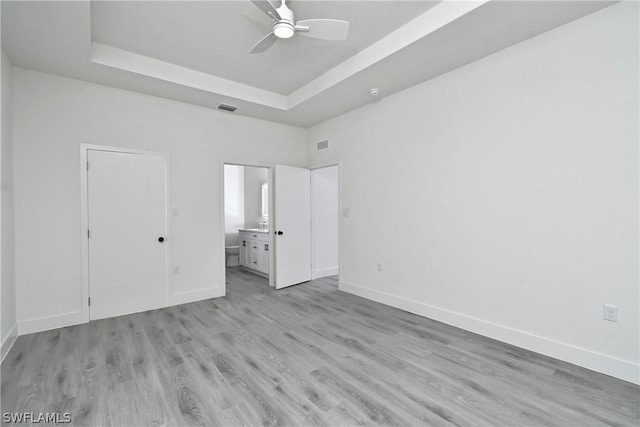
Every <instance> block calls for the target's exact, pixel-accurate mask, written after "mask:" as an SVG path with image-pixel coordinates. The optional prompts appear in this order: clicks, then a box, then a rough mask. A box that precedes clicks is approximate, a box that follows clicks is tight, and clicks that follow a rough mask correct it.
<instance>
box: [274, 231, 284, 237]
mask: <svg viewBox="0 0 640 427" xmlns="http://www.w3.org/2000/svg"><path fill="white" fill-rule="evenodd" d="M276 234H277V235H278V236H282V235H283V234H284V232H282V231H276Z"/></svg>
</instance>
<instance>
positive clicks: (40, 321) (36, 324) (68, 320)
mask: <svg viewBox="0 0 640 427" xmlns="http://www.w3.org/2000/svg"><path fill="white" fill-rule="evenodd" d="M80 323H83V322H82V312H81V311H72V312H69V313H62V314H56V315H54V316H45V317H38V318H35V319H27V320H20V321H18V334H19V335H25V334H32V333H34V332H42V331H48V330H50V329H57V328H64V327H65V326H71V325H78V324H80Z"/></svg>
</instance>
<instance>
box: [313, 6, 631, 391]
mask: <svg viewBox="0 0 640 427" xmlns="http://www.w3.org/2000/svg"><path fill="white" fill-rule="evenodd" d="M638 75H639V70H638V4H637V3H636V2H625V3H621V4H617V5H614V6H611V7H608V8H606V9H603V10H602V11H600V12H597V13H595V14H592V15H589V16H587V17H585V18H583V19H580V20H578V21H575V22H573V23H570V24H568V25H566V26H563V27H560V28H558V29H556V30H553V31H551V32H548V33H545V34H543V35H541V36H538V37H536V38H533V39H530V40H528V41H525V42H523V43H520V44H518V45H515V46H513V47H511V48H509V49H506V50H503V51H501V52H498V53H496V54H494V55H492V56H489V57H486V58H484V59H482V60H479V61H477V62H475V63H472V64H469V65H468V66H465V67H462V68H460V69H457V70H455V71H452V72H450V73H448V74H445V75H443V76H440V77H438V78H436V79H433V80H431V81H428V82H425V83H423V84H420V85H417V86H415V87H412V88H409V89H407V90H405V91H403V92H400V93H397V94H395V95H393V96H389V97H387V98H383V99H381V100H380V101H378V102H375V103H372V104H370V105H367V106H364V107H362V108H360V109H357V110H354V111H352V112H350V113H347V114H345V115H342V116H340V117H337V118H335V119H332V120H329V121H327V122H324V123H322V124H319V125H317V126H315V127H313V128H311V129H309V130H308V135H307V141H308V151H307V153H308V156H309V164H311V165H322V164H330V163H332V162H335V161H338V160H339V161H340V162H341V190H342V202H343V208H349V209H350V217H349V218H342V224H343V226H342V235H341V243H342V250H343V254H342V256H341V260H342V263H341V279H342V280H343V283H341V289H343V290H346V291H349V292H352V293H356V294H359V295H362V296H365V297H368V298H371V299H374V300H378V301H382V302H385V303H388V304H391V305H395V306H398V307H402V308H404V309H406V310H409V311H413V312H416V313H420V314H423V315H426V316H428V317H431V318H434V319H438V320H441V321H444V322H446V323H450V324H454V325H457V326H461V327H463V328H465V329H469V330H472V331H477V332H479V333H481V334H484V335H488V336H492V337H495V338H498V339H500V340H503V341H507V342H511V343H513V344H515V345H518V346H522V347H526V348H530V349H533V350H535V351H539V352H542V353H545V354H548V355H551V356H555V357H559V358H560V359H564V360H568V361H570V362H573V363H577V364H579V365H583V366H586V367H589V368H591V369H594V370H598V371H601V372H605V373H607V374H610V375H613V376H616V377H619V378H624V379H627V380H629V381H634V382H638V360H639V348H640V343H639V342H638V341H639V326H638V325H639V314H638V313H639V306H638V300H639V292H638V283H639V276H638V169H639V168H638V140H639V131H638V114H639V111H638V89H639V85H638ZM383 90H384V88H383ZM325 139H329V140H330V141H331V148H329V149H328V150H326V151H321V152H316V151H315V150H314V145H315V143H316V142H317V141H321V140H325ZM377 262H381V263H382V265H383V269H382V271H377V268H376V263H377ZM605 303H609V304H615V305H617V306H618V308H619V321H618V322H617V323H612V322H607V321H604V320H603V318H602V317H603V304H605Z"/></svg>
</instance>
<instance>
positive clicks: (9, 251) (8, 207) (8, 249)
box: [0, 50, 18, 359]
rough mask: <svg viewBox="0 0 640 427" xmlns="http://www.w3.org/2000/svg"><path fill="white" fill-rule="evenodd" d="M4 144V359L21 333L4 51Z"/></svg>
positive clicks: (0, 153)
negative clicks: (16, 280)
mask: <svg viewBox="0 0 640 427" xmlns="http://www.w3.org/2000/svg"><path fill="white" fill-rule="evenodd" d="M1 62H2V64H1V65H2V89H1V95H2V96H1V98H2V107H1V108H2V114H1V115H2V132H1V134H2V146H1V150H0V158H1V164H0V168H1V175H2V184H1V188H2V197H1V199H0V206H1V208H0V215H1V216H2V218H1V223H2V227H1V230H0V234H1V238H0V240H1V248H0V253H1V256H0V258H1V261H2V267H1V268H0V272H1V283H2V286H1V289H0V300H1V302H0V337H1V340H0V342H1V349H0V356H1V358H2V359H4V356H5V355H6V354H7V352H8V351H9V349H10V348H11V345H12V344H13V342H14V340H15V338H16V336H17V333H18V331H17V328H16V284H15V274H14V243H13V234H14V225H13V176H12V171H13V160H12V159H13V153H12V141H11V63H10V62H9V58H8V57H7V55H6V54H5V53H4V50H3V51H2V60H1Z"/></svg>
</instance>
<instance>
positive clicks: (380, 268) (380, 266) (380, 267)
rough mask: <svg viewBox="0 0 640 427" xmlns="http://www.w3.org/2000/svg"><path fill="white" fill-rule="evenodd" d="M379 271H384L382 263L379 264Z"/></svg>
mask: <svg viewBox="0 0 640 427" xmlns="http://www.w3.org/2000/svg"><path fill="white" fill-rule="evenodd" d="M378 271H382V263H381V262H379V263H378Z"/></svg>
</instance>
